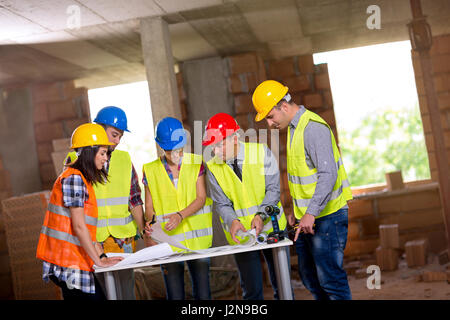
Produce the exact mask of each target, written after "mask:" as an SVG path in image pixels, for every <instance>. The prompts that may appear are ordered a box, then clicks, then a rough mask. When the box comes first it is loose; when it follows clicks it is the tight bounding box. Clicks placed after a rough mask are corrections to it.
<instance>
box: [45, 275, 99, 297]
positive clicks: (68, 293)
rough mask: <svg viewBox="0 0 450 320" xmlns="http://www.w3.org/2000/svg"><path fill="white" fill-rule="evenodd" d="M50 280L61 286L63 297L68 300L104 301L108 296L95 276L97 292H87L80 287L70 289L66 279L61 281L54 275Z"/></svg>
mask: <svg viewBox="0 0 450 320" xmlns="http://www.w3.org/2000/svg"><path fill="white" fill-rule="evenodd" d="M50 280H51V281H53V283H54V284H56V285H57V286H58V287H60V288H61V291H62V295H63V299H64V300H68V301H81V300H83V301H104V300H106V296H105V294H104V293H103V290H102V288H101V286H100V283H99V282H98V280H97V278H96V277H95V276H94V281H95V293H86V292H83V291H81V290H79V289H75V288H73V289H69V288H68V287H67V284H66V282H65V281H60V280H59V279H58V278H56V277H55V276H54V275H51V276H50Z"/></svg>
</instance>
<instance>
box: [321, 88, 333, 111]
mask: <svg viewBox="0 0 450 320" xmlns="http://www.w3.org/2000/svg"><path fill="white" fill-rule="evenodd" d="M323 99H324V102H325V107H328V108H332V107H333V96H332V94H331V91H329V90H326V91H324V92H323Z"/></svg>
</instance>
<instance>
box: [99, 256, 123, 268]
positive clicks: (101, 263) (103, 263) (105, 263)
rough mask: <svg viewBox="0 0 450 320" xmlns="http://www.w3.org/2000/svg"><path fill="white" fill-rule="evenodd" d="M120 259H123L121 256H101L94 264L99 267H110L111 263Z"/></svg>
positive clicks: (113, 263)
mask: <svg viewBox="0 0 450 320" xmlns="http://www.w3.org/2000/svg"><path fill="white" fill-rule="evenodd" d="M122 260H123V257H109V258H102V259H99V261H97V262H96V263H95V265H96V266H98V267H101V268H106V267H112V266H113V265H115V264H117V263H119V262H120V261H122Z"/></svg>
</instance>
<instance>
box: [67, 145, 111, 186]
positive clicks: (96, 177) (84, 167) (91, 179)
mask: <svg viewBox="0 0 450 320" xmlns="http://www.w3.org/2000/svg"><path fill="white" fill-rule="evenodd" d="M99 149H100V148H99V146H92V147H83V148H81V153H80V154H79V156H78V159H77V160H76V161H75V162H74V163H72V164H71V165H70V166H69V167H71V168H73V169H77V170H79V171H80V172H81V173H82V174H83V176H84V178H85V179H86V181H87V182H88V183H90V184H92V185H93V184H96V183H101V184H104V183H106V182H107V181H108V173H107V172H106V169H105V168H102V169H101V170H98V169H97V167H96V166H95V156H96V155H97V152H98V151H99ZM79 150H80V149H77V150H75V151H77V153H78V152H79ZM109 155H110V151H109V150H108V156H109Z"/></svg>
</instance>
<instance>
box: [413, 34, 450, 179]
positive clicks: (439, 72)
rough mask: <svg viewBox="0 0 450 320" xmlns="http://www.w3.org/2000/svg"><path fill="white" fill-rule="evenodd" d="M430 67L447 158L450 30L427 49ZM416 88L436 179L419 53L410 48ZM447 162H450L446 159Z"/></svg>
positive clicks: (433, 175)
mask: <svg viewBox="0 0 450 320" xmlns="http://www.w3.org/2000/svg"><path fill="white" fill-rule="evenodd" d="M430 56H431V63H432V69H433V80H434V87H435V91H436V94H437V100H438V107H439V111H440V119H441V125H442V130H443V131H444V140H445V148H446V152H447V155H448V157H449V158H450V34H447V35H440V36H435V37H433V46H432V47H431V50H430ZM412 58H413V67H414V74H415V78H416V88H417V93H418V96H419V108H420V113H421V115H422V124H423V131H424V134H425V143H426V146H427V150H428V159H429V163H430V171H431V179H432V180H434V181H437V180H438V176H437V164H436V150H435V146H434V141H433V135H432V130H431V121H430V112H429V110H428V105H427V96H426V93H425V84H424V78H423V73H422V68H421V66H420V59H419V54H418V53H416V52H414V51H412ZM449 166H450V163H449Z"/></svg>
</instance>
